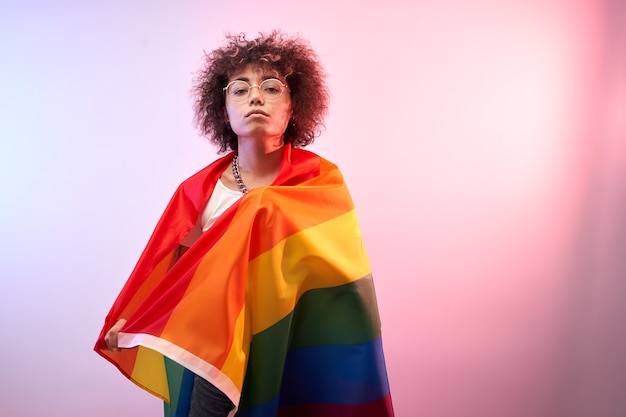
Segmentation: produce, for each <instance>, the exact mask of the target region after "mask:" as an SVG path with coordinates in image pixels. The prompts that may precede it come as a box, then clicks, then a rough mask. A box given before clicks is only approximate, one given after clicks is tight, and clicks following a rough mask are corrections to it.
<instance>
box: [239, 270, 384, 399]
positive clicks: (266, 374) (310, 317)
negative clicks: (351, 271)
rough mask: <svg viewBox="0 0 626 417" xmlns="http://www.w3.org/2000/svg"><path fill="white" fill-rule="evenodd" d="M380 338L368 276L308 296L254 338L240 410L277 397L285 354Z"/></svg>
mask: <svg viewBox="0 0 626 417" xmlns="http://www.w3.org/2000/svg"><path fill="white" fill-rule="evenodd" d="M378 337H380V319H379V315H378V306H377V304H376V296H375V293H374V284H373V281H372V276H371V274H369V275H366V276H365V277H363V278H361V279H359V280H358V281H355V282H352V283H349V284H345V285H340V286H337V287H331V288H318V289H313V290H309V291H307V292H306V293H304V294H303V295H302V296H301V297H300V300H299V301H298V303H297V304H296V307H295V308H294V310H293V311H292V312H291V313H290V314H289V315H287V316H286V317H285V318H283V319H282V320H280V321H278V322H277V323H276V324H274V325H273V326H271V327H270V328H268V329H266V330H264V331H263V332H261V333H258V334H255V335H254V336H253V338H252V344H251V346H250V357H249V361H248V368H247V370H246V378H245V380H244V386H243V392H242V399H241V406H240V407H241V409H242V410H245V409H248V408H251V407H253V406H256V405H259V404H263V403H265V402H267V401H270V400H271V399H273V398H274V397H275V396H276V395H277V394H278V393H279V391H280V385H281V378H282V373H283V366H284V362H285V358H286V356H287V352H288V351H289V350H294V349H298V348H302V347H306V346H319V345H350V344H360V343H367V342H370V341H372V340H374V339H376V338H378ZM248 387H254V388H253V389H254V392H253V391H252V389H249V388H248Z"/></svg>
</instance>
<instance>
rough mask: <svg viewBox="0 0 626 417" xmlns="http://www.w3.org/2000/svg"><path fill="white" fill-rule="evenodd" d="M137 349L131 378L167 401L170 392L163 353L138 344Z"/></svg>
mask: <svg viewBox="0 0 626 417" xmlns="http://www.w3.org/2000/svg"><path fill="white" fill-rule="evenodd" d="M138 349H139V351H138V352H137V359H136V361H135V367H134V368H133V373H132V375H131V376H130V377H131V379H132V380H133V381H134V382H135V383H136V384H138V385H139V386H141V387H144V388H145V389H147V390H148V391H150V392H152V393H153V394H155V395H157V396H159V397H161V398H163V399H164V400H165V401H167V402H168V403H169V401H170V393H169V389H168V385H167V375H166V373H165V362H164V360H163V355H161V354H160V353H158V352H156V351H154V350H152V349H148V348H145V347H143V346H139V347H138Z"/></svg>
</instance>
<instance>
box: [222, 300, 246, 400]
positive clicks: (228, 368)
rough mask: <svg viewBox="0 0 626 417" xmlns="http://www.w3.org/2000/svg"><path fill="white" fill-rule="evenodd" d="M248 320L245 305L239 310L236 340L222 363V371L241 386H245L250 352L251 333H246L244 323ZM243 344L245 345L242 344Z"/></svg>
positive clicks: (238, 386) (236, 384) (240, 387)
mask: <svg viewBox="0 0 626 417" xmlns="http://www.w3.org/2000/svg"><path fill="white" fill-rule="evenodd" d="M245 321H246V308H245V307H243V308H242V309H241V311H240V312H239V316H237V321H236V322H235V335H234V339H235V340H234V341H233V344H232V345H231V348H230V351H229V352H228V357H227V358H226V361H225V362H224V364H223V365H222V369H221V371H222V372H223V373H224V374H225V375H227V376H228V377H229V378H230V380H231V381H232V382H233V383H234V384H235V386H237V388H239V391H240V392H241V389H242V387H243V379H244V377H245V372H243V371H244V370H245V367H246V363H247V358H248V353H249V352H250V343H249V341H250V340H251V338H250V335H246V334H245V333H244V332H245V328H244V324H245ZM244 340H247V341H248V343H243V341H244ZM242 345H243V346H242Z"/></svg>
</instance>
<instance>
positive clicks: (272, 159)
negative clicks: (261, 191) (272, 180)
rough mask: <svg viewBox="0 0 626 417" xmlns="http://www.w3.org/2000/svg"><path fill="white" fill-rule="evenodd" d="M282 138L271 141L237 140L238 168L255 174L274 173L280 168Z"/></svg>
mask: <svg viewBox="0 0 626 417" xmlns="http://www.w3.org/2000/svg"><path fill="white" fill-rule="evenodd" d="M282 149H283V140H282V138H278V139H276V140H274V141H271V142H259V141H246V140H239V143H238V151H237V153H238V155H239V169H240V170H241V171H243V172H247V173H251V174H253V175H255V176H265V175H271V174H274V173H275V172H276V171H277V170H278V169H279V168H280V162H281V160H282V154H283V153H282Z"/></svg>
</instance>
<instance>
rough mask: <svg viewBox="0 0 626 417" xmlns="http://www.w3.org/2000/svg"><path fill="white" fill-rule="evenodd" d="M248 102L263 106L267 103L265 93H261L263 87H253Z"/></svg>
mask: <svg viewBox="0 0 626 417" xmlns="http://www.w3.org/2000/svg"><path fill="white" fill-rule="evenodd" d="M248 101H249V102H250V104H253V103H256V104H263V103H264V102H265V98H264V97H263V92H262V91H261V87H260V86H258V85H253V86H251V87H250V92H249V93H248Z"/></svg>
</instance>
